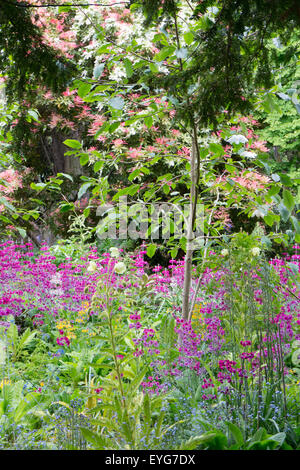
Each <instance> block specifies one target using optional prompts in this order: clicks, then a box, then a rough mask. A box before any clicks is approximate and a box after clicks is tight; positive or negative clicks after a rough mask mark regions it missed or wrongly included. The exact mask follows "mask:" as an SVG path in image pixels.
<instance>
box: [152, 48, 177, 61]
mask: <svg viewBox="0 0 300 470" xmlns="http://www.w3.org/2000/svg"><path fill="white" fill-rule="evenodd" d="M175 50H176V47H174V46H167V47H164V48H163V49H162V50H161V51H160V52H158V54H156V55H155V56H154V60H155V61H156V62H162V61H163V60H165V59H166V58H167V57H168V56H169V55H171V54H173V52H174V51H175Z"/></svg>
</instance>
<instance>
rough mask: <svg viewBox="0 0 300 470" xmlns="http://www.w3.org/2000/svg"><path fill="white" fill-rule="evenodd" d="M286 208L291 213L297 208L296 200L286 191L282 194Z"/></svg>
mask: <svg viewBox="0 0 300 470" xmlns="http://www.w3.org/2000/svg"><path fill="white" fill-rule="evenodd" d="M282 196H283V202H284V205H285V207H286V208H287V209H288V210H289V211H290V212H291V211H292V210H293V209H294V207H295V200H294V197H293V195H292V193H291V192H290V191H288V190H287V189H284V190H283V192H282Z"/></svg>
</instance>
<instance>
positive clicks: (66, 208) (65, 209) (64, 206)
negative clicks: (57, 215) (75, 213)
mask: <svg viewBox="0 0 300 470" xmlns="http://www.w3.org/2000/svg"><path fill="white" fill-rule="evenodd" d="M73 208H74V206H73V204H69V203H65V204H61V205H60V207H59V209H60V212H62V213H63V212H68V211H70V210H72V209H73Z"/></svg>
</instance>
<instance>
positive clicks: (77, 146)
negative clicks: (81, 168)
mask: <svg viewBox="0 0 300 470" xmlns="http://www.w3.org/2000/svg"><path fill="white" fill-rule="evenodd" d="M64 144H65V145H66V146H67V147H70V148H71V149H75V150H79V149H81V143H80V142H78V140H75V139H67V140H65V141H64Z"/></svg>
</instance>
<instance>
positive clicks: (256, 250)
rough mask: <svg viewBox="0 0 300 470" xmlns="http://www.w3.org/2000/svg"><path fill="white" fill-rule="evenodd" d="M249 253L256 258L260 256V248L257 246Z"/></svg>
mask: <svg viewBox="0 0 300 470" xmlns="http://www.w3.org/2000/svg"><path fill="white" fill-rule="evenodd" d="M251 253H252V255H253V256H258V255H259V254H260V248H258V246H255V247H254V248H252V250H251Z"/></svg>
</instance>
